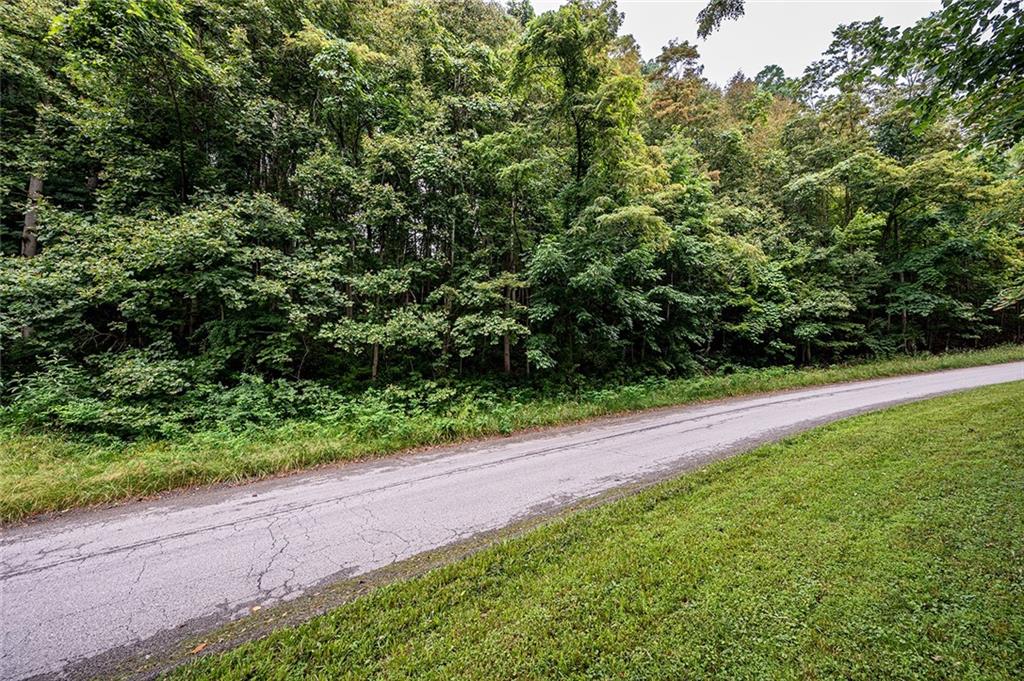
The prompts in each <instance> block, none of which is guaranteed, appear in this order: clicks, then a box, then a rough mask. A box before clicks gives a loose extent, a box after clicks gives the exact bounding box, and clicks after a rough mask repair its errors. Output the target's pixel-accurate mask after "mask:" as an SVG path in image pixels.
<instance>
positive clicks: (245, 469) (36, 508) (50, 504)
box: [0, 346, 1024, 522]
mask: <svg viewBox="0 0 1024 681" xmlns="http://www.w3.org/2000/svg"><path fill="white" fill-rule="evenodd" d="M1022 359H1024V346H1004V347H999V348H993V349H990V350H984V351H979V352H969V353H955V354H947V355H928V356H917V357H900V358H896V359H889V360H884V361H876V362H867V363H862V364H853V365H844V366H837V367H832V368H827V369H807V370H799V371H797V370H792V369H786V368H776V369H767V370H761V371H747V372H741V373H737V374H732V375H729V376H707V377H701V378H696V379H681V380H676V381H668V382H662V383H660V384H655V385H651V386H644V385H639V386H622V387H616V388H611V389H608V390H601V391H591V392H588V393H585V394H583V395H580V396H576V397H563V398H559V399H548V400H536V401H530V402H521V403H508V404H489V405H481V406H479V407H475V408H474V410H473V411H471V412H459V413H447V414H434V413H416V414H402V415H397V416H396V415H394V414H382V415H381V416H382V417H384V416H386V418H380V419H375V418H368V419H366V420H364V421H360V422H358V423H339V422H337V421H330V422H328V421H323V422H319V421H296V422H292V423H288V424H286V425H283V426H279V427H276V428H272V429H263V430H253V431H251V432H243V433H237V432H220V431H217V432H204V433H197V434H193V435H190V436H187V437H182V438H179V439H175V440H165V441H156V442H129V443H125V442H115V443H112V444H98V443H96V442H89V441H82V440H76V439H73V438H69V437H67V436H63V435H61V434H59V433H41V434H24V433H21V432H18V431H16V430H15V429H11V428H9V429H7V430H5V431H0V522H9V521H13V520H17V519H20V518H23V517H25V516H28V515H31V514H34V513H40V512H45V511H59V510H64V509H68V508H73V507H76V506H83V505H87V504H94V503H103V502H110V501H117V500H122V499H130V498H133V497H139V496H145V495H149V494H153V493H156V492H161V491H164V490H169V489H175V488H180V487H188V486H192V485H200V484H206V483H214V482H224V481H238V480H244V479H250V478H257V477H261V476H266V475H273V474H275V473H281V472H284V471H290V470H296V469H301V468H307V467H310V466H315V465H318V464H323V463H328V462H334V461H346V460H354V459H360V458H366V457H371V456H382V455H387V454H391V453H394V452H397V451H400V450H403V449H408V448H410V447H419V446H426V445H437V444H443V443H451V442H457V441H460V440H466V439H470V438H475V437H482V436H488V435H498V434H503V433H510V432H513V431H517V430H523V429H529V428H537V427H544V426H552V425H557V424H565V423H572V422H575V421H580V420H584V419H588V418H594V417H598V416H603V415H608V414H615V413H622V412H629V411H637V410H642V409H651V408H655V407H665V406H670V405H678V404H686V403H690V402H696V401H700V400H707V399H715V398H721V397H730V396H735V395H746V394H751V393H758V392H764V391H768V390H778V389H784V388H799V387H806V386H812V385H821V384H824V383H833V382H837V381H850V380H858V379H866V378H877V377H882V376H895V375H899V374H910V373H916V372H922V371H934V370H938V369H950V368H957V367H966V366H976V365H982V364H995V363H999V362H1009V361H1014V360H1022Z"/></svg>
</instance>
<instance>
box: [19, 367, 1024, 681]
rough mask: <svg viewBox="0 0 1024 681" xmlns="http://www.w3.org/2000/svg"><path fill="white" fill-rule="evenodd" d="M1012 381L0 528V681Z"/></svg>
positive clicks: (856, 392)
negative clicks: (777, 443) (760, 446)
mask: <svg viewBox="0 0 1024 681" xmlns="http://www.w3.org/2000/svg"><path fill="white" fill-rule="evenodd" d="M1016 380H1024V362H1018V363H1012V364H1003V365H997V366H989V367H978V368H972V369H958V370H953V371H946V372H940V373H933V374H921V375H916V376H908V377H900V378H890V379H881V380H872V381H865V382H859V383H847V384H840V385H835V386H827V387H819V388H813V389H806V390H799V391H790V392H783V393H779V394H775V395H769V396H760V397H753V398H746V399H733V400H725V401H721V402H717V403H712V404H706V405H701V406H695V407H687V408H680V409H671V410H661V411H656V412H650V413H646V414H641V415H637V416H630V417H625V418H612V419H605V420H601V421H595V422H592V423H588V424H586V425H583V426H577V427H570V428H562V429H555V430H549V431H545V432H542V433H538V434H532V435H526V436H519V437H513V438H506V439H497V440H488V441H484V442H480V443H476V444H473V445H466V446H459V447H450V448H445V449H438V450H433V451H429V452H425V453H420V454H414V455H409V456H404V457H394V458H387V459H381V460H379V461H376V462H371V463H363V464H351V465H339V466H335V467H329V468H323V469H319V470H316V471H311V472H308V473H302V474H298V475H293V476H290V477H286V478H280V479H276V480H268V481H264V482H259V483H254V484H250V485H243V486H235V487H216V488H210V489H206V490H203V491H200V492H198V493H192V494H183V495H171V496H168V497H165V498H162V499H158V500H155V501H152V502H144V503H137V504H130V505H126V506H120V507H115V508H108V509H101V510H94V511H85V512H81V513H76V514H69V515H68V516H64V517H60V518H56V519H46V520H41V521H35V522H29V523H27V524H24V525H20V526H14V527H8V528H5V529H3V530H0V533H2V534H0V635H2V648H0V678H2V679H21V678H26V677H30V676H33V675H50V676H60V675H61V674H62V673H64V672H66V671H67V670H68V669H81V668H83V663H84V664H85V665H86V666H88V662H87V661H88V660H90V659H93V658H95V657H96V656H100V655H101V654H104V653H107V652H108V651H111V650H114V649H120V648H121V647H123V646H130V645H131V644H133V643H135V642H138V641H143V640H147V639H153V638H160V636H161V635H165V636H168V635H169V636H174V635H178V634H176V633H175V632H194V631H196V630H197V629H201V628H206V627H212V626H215V625H217V624H218V623H223V622H226V621H228V620H231V619H234V618H238V617H242V616H244V615H245V614H246V613H247V612H249V611H250V608H251V607H252V606H254V605H257V604H258V605H261V606H268V605H271V604H274V603H279V602H282V601H284V600H287V599H292V598H295V597H297V596H299V595H301V594H303V593H304V592H307V591H309V590H310V589H313V588H316V587H318V586H319V585H323V584H325V583H327V582H329V581H331V580H337V579H341V578H345V577H351V576H353V575H357V574H362V573H365V572H368V571H370V570H374V569H376V568H379V567H382V566H385V565H387V564H390V563H392V562H394V561H398V560H402V559H404V558H408V557H410V556H413V555H415V554H418V553H421V552H424V551H428V550H431V549H434V548H437V547H440V546H445V545H448V544H451V543H453V542H458V541H460V540H464V539H466V538H469V537H471V536H473V535H475V534H477V533H480V532H484V531H489V530H494V529H496V528H501V527H504V526H506V525H508V524H509V523H512V522H515V521H517V520H520V519H522V518H524V517H525V516H529V515H531V514H537V513H545V512H550V511H551V510H552V509H556V508H558V507H560V506H564V505H566V504H568V503H572V502H576V501H579V500H580V499H584V498H587V497H590V496H593V495H597V494H600V493H602V492H604V491H606V490H608V489H610V488H613V487H616V486H620V485H623V484H627V483H634V482H637V481H644V480H649V479H657V478H660V477H665V476H667V475H671V474H673V473H676V472H679V471H682V470H686V469H689V468H693V467H695V466H699V465H701V464H703V463H706V462H708V461H710V460H713V459H716V458H721V457H723V456H726V455H728V454H731V453H735V452H737V451H741V450H743V449H746V448H748V447H750V446H753V445H754V444H756V443H759V442H764V441H768V440H772V439H777V438H779V437H782V436H783V435H786V434H789V433H793V432H796V431H799V430H802V429H805V428H809V427H811V426H813V425H817V424H820V423H823V422H826V421H830V420H835V419H837V418H841V417H843V416H848V415H851V414H855V413H859V412H864V411H869V410H873V409H878V408H881V407H884V406H888V405H892V404H896V403H899V402H907V401H911V400H917V399H921V398H925V397H930V396H933V395H937V394H941V393H946V392H951V391H956V390H963V389H967V388H972V387H976V386H982V385H989V384H994V383H1003V382H1008V381H1016ZM922 437H926V434H924V433H922ZM169 632H170V633H169ZM105 657H109V656H105Z"/></svg>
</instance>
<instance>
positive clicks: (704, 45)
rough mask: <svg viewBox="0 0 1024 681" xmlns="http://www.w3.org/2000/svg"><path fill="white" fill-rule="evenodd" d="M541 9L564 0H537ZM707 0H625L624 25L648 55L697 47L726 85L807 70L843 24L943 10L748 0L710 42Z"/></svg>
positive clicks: (888, 21)
mask: <svg viewBox="0 0 1024 681" xmlns="http://www.w3.org/2000/svg"><path fill="white" fill-rule="evenodd" d="M532 2H533V7H534V9H535V10H536V11H537V13H538V14H540V13H541V12H546V11H548V10H550V9H554V8H556V7H558V6H559V5H561V4H563V2H561V1H559V0H532ZM704 4H705V2H704V0H619V11H621V12H624V13H625V15H626V19H625V22H624V23H623V27H622V31H623V32H624V33H632V34H633V37H634V38H636V41H637V42H638V43H639V44H640V49H641V50H642V52H643V55H644V58H645V59H651V58H653V57H656V56H657V55H658V53H659V52H660V51H661V48H662V46H664V45H666V44H668V41H669V40H670V39H672V38H678V39H679V40H680V41H683V40H689V41H690V42H691V43H694V44H695V45H697V49H698V50H699V51H700V56H701V63H702V64H704V75H705V76H706V77H707V78H708V79H710V80H711V81H714V82H716V83H719V84H722V85H724V84H725V83H726V82H728V80H729V78H731V77H732V75H733V74H734V73H736V72H737V71H740V70H742V71H743V72H744V73H745V74H747V75H748V76H750V77H751V78H752V77H754V76H755V75H757V72H758V71H760V70H761V69H762V68H764V67H765V66H767V65H768V64H778V65H779V66H781V67H782V68H783V69H784V70H785V72H786V75H787V76H790V77H794V76H799V75H801V74H802V73H803V71H804V68H806V67H807V66H808V65H809V64H810V63H811V62H813V61H815V60H816V59H818V58H819V57H820V56H821V53H822V52H824V51H825V49H826V48H828V45H829V43H831V42H832V31H833V30H834V29H835V28H836V27H837V26H838V25H839V24H848V23H850V22H852V21H867V20H869V19H873V18H875V17H876V16H881V17H882V18H883V20H884V22H885V25H886V26H900V27H904V28H906V27H907V26H910V25H911V24H913V23H915V22H916V21H917V20H918V19H920V18H921V17H924V16H926V15H928V14H930V13H931V12H934V11H935V10H937V9H940V8H941V3H940V2H938V0H747V4H746V12H747V13H746V15H745V16H743V17H740V18H739V19H737V20H735V21H724V22H722V26H721V27H720V28H719V29H718V31H716V32H715V33H713V34H712V35H711V37H709V38H708V39H707V40H698V39H697V19H696V17H697V13H698V12H700V10H701V9H702V8H703V7H704Z"/></svg>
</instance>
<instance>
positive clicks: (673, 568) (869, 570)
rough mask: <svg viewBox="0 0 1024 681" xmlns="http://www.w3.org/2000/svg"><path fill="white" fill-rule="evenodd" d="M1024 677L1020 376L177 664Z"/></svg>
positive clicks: (561, 525) (508, 674)
mask: <svg viewBox="0 0 1024 681" xmlns="http://www.w3.org/2000/svg"><path fill="white" fill-rule="evenodd" d="M709 676H714V677H719V678H730V679H733V678H743V679H782V678H786V679H788V678H793V679H797V678H801V679H818V678H858V679H882V678H901V679H902V678H934V679H942V678H950V679H952V678H956V679H971V678H974V679H983V678H984V679H1014V678H1016V679H1019V678H1024V384H1021V383H1016V384H1006V385H1001V386H995V387H991V388H983V389H979V390H975V391H972V392H969V393H963V394H958V395H953V396H947V397H942V398H938V399H934V400H929V401H926V402H921V403H917V404H912V405H907V406H902V407H898V408H895V409H892V410H889V411H885V412H880V413H875V414H870V415H866V416H861V417H858V418H855V419H851V420H847V421H843V422H840V423H837V424H833V425H830V426H827V427H824V428H821V429H818V430H815V431H811V432H809V433H807V434H804V435H802V436H799V437H796V438H792V439H790V440H788V441H786V442H784V443H781V444H777V445H771V446H765V447H761V448H759V449H757V450H755V451H754V452H751V453H749V454H745V455H742V456H739V457H736V458H734V459H731V460H728V461H725V462H722V463H719V464H715V465H713V466H711V467H709V468H707V469H705V470H703V471H701V472H695V473H691V474H688V475H685V476H683V477H682V478H680V479H678V480H676V481H673V482H670V483H665V484H662V485H659V486H657V487H655V488H652V489H650V490H647V491H645V492H642V493H640V494H638V495H636V496H634V497H630V498H628V499H625V500H623V501H619V502H616V503H613V504H611V505H608V506H604V507H601V508H597V509H594V510H589V511H584V512H581V513H577V514H575V515H571V516H568V517H567V518H565V519H563V520H558V521H554V522H552V523H550V524H549V525H547V526H544V527H542V528H540V529H538V530H535V531H533V532H531V533H528V534H526V535H524V536H522V537H519V538H516V539H511V540H507V541H505V542H503V543H501V544H499V545H496V546H494V547H492V548H490V549H487V550H485V551H483V552H481V553H478V554H476V555H475V556H473V557H471V558H468V559H466V560H464V561H461V562H457V563H454V564H451V565H449V566H447V567H444V568H440V569H438V570H435V571H433V572H431V573H428V574H426V575H424V576H423V577H420V578H417V579H414V580H411V581H407V582H400V583H395V584H392V585H390V586H386V587H382V588H380V589H378V590H376V591H374V592H372V593H371V594H369V595H368V596H365V597H363V598H361V599H359V600H356V601H353V602H351V603H349V604H348V605H346V606H343V607H341V608H340V609H338V610H336V611H334V612H332V613H330V614H328V615H325V616H322V617H319V618H317V619H314V620H311V621H309V622H307V623H306V624H304V625H302V626H299V627H297V628H293V629H287V630H282V631H279V632H277V633H275V634H273V635H271V636H270V637H268V638H266V639H263V640H259V641H256V642H253V643H249V644H247V645H245V646H243V647H241V648H238V649H236V650H234V651H231V652H229V653H226V654H221V655H217V656H212V657H208V658H205V659H201V660H198V661H196V662H194V663H193V664H192V665H191V666H188V667H184V668H181V669H179V670H178V672H177V673H176V675H175V678H178V679H284V678H294V679H299V678H303V679H304V678H321V679H338V678H352V679H365V678H412V677H415V678H430V679H452V678H469V679H510V678H518V679H548V678H579V679H680V678H704V677H709Z"/></svg>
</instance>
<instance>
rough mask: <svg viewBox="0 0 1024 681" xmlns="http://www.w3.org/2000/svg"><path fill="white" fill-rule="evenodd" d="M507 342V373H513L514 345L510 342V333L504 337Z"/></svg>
mask: <svg viewBox="0 0 1024 681" xmlns="http://www.w3.org/2000/svg"><path fill="white" fill-rule="evenodd" d="M503 339H504V343H505V373H506V374H511V373H512V345H511V343H510V342H509V338H508V334H507V333H506V334H505V335H504V337H503Z"/></svg>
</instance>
